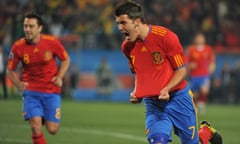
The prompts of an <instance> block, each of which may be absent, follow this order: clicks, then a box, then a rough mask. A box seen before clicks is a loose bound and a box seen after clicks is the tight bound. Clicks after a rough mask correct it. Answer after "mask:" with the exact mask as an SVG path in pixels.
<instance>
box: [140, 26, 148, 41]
mask: <svg viewBox="0 0 240 144" xmlns="http://www.w3.org/2000/svg"><path fill="white" fill-rule="evenodd" d="M148 33H149V26H148V25H147V24H143V25H142V26H141V33H140V35H139V38H140V39H141V40H145V39H146V37H147V35H148Z"/></svg>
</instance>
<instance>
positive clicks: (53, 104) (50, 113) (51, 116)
mask: <svg viewBox="0 0 240 144" xmlns="http://www.w3.org/2000/svg"><path fill="white" fill-rule="evenodd" d="M43 101H44V120H46V121H51V122H55V123H59V122H60V120H61V96H60V95H59V94H45V95H44V100H43Z"/></svg>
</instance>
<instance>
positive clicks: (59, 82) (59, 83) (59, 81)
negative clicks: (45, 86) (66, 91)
mask: <svg viewBox="0 0 240 144" xmlns="http://www.w3.org/2000/svg"><path fill="white" fill-rule="evenodd" d="M51 81H52V82H53V83H54V84H55V85H56V86H58V87H62V85H63V80H62V79H61V78H60V77H58V76H55V77H53V78H52V80H51Z"/></svg>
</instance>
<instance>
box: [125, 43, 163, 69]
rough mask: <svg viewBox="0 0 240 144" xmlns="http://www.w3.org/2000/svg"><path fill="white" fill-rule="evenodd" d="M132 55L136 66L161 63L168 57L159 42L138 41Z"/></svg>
mask: <svg viewBox="0 0 240 144" xmlns="http://www.w3.org/2000/svg"><path fill="white" fill-rule="evenodd" d="M130 55H131V58H132V62H133V64H134V65H135V66H136V65H138V66H144V67H149V66H153V65H160V64H162V63H163V62H164V60H165V58H166V55H165V52H164V50H163V47H162V46H161V45H160V44H157V43H155V44H154V43H144V42H140V43H136V44H135V45H134V48H133V49H132V51H131V53H130Z"/></svg>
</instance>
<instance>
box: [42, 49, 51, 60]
mask: <svg viewBox="0 0 240 144" xmlns="http://www.w3.org/2000/svg"><path fill="white" fill-rule="evenodd" d="M51 58H52V53H51V51H46V52H45V55H44V59H45V61H49V60H50V59H51Z"/></svg>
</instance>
